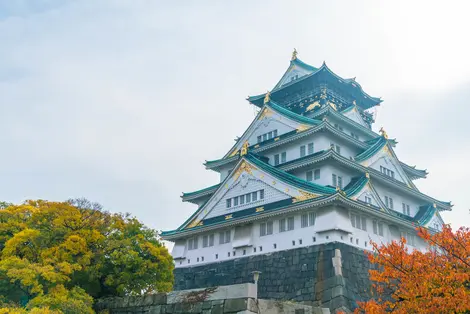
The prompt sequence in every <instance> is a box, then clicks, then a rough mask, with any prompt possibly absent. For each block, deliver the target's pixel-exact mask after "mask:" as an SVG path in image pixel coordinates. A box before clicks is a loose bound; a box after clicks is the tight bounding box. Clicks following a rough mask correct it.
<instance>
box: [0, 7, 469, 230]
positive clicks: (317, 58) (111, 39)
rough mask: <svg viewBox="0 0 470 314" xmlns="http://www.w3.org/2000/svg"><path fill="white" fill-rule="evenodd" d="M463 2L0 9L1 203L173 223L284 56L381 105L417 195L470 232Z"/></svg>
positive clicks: (382, 122) (244, 123) (189, 208)
mask: <svg viewBox="0 0 470 314" xmlns="http://www.w3.org/2000/svg"><path fill="white" fill-rule="evenodd" d="M469 10H470V3H467V2H464V1H455V2H453V1H269V2H266V1H254V0H251V1H158V0H155V1H140V0H127V1H124V0H113V1H110V0H109V1H107V0H101V1H96V0H80V1H78V0H77V1H72V0H15V1H11V0H0V119H1V123H0V146H1V147H2V154H1V155H0V161H1V162H0V200H5V201H10V202H14V203H20V202H23V201H24V200H26V199H47V200H66V199H69V198H75V197H86V198H88V199H90V200H93V201H97V202H99V203H101V204H102V205H103V206H104V207H105V208H106V209H108V210H110V211H113V212H130V213H132V214H133V215H135V216H136V217H137V218H139V219H140V220H142V221H143V222H144V223H145V224H147V225H148V226H150V227H152V228H155V229H158V230H169V229H174V228H176V227H178V226H179V224H181V223H182V222H183V221H184V220H185V219H186V218H187V217H188V216H189V215H191V214H192V213H193V212H194V211H195V210H196V206H195V205H193V204H189V203H182V202H181V199H180V195H181V194H182V192H183V191H185V192H190V191H194V190H198V189H201V188H204V187H207V186H210V185H213V184H215V183H217V182H218V181H219V175H218V174H217V173H215V172H213V171H210V170H206V169H205V168H204V166H203V163H204V161H205V160H212V159H218V158H221V157H222V156H223V155H224V154H225V153H226V152H227V151H228V150H229V149H230V148H231V147H232V145H233V143H234V142H233V140H234V138H235V137H236V136H240V135H241V134H242V133H243V131H244V130H245V129H246V128H247V127H248V125H249V124H250V122H251V121H252V119H253V118H254V113H255V111H254V108H253V107H252V106H251V105H249V104H248V102H247V101H246V100H245V98H246V97H247V96H248V95H255V94H260V93H263V92H265V91H266V90H269V89H272V87H273V86H274V85H275V83H276V82H277V81H278V80H279V79H280V77H281V75H282V74H283V73H284V71H285V70H286V69H287V67H288V65H289V60H290V57H291V53H292V50H293V49H294V48H296V49H297V51H298V52H299V55H298V57H299V58H300V59H301V60H303V61H305V62H307V63H309V64H311V65H314V66H320V65H321V64H322V62H323V61H325V62H326V63H327V65H328V66H329V67H330V69H332V70H333V71H334V72H335V73H337V74H338V75H340V76H342V77H344V78H350V77H356V80H357V81H358V82H359V83H360V84H361V85H362V87H363V88H364V90H365V91H366V92H367V93H369V94H370V95H372V96H377V97H382V98H383V99H384V102H383V103H382V105H381V106H380V107H378V109H377V110H376V114H377V116H376V123H375V124H374V126H373V129H374V130H375V131H378V130H379V129H380V127H381V126H383V127H384V128H385V129H386V130H387V133H388V134H389V136H390V137H391V138H396V139H397V141H398V142H399V143H398V145H397V147H396V153H397V155H398V156H399V158H400V159H401V160H402V161H404V162H406V163H408V164H410V165H416V166H417V167H418V168H421V169H427V170H428V172H429V175H428V178H427V179H425V180H422V179H421V180H417V181H415V182H416V184H417V186H418V187H419V188H420V190H421V191H422V192H424V193H426V194H429V195H431V196H433V197H435V198H437V199H439V200H451V201H452V202H453V204H455V206H454V208H453V211H452V212H446V213H443V217H444V219H445V220H446V222H449V223H451V224H452V225H453V226H454V227H460V226H462V225H465V226H470V213H469V209H470V198H469V197H468V196H467V195H466V193H468V178H469V177H470V167H469V164H468V157H467V156H468V155H469V154H470V145H469V141H470V140H469V135H470V131H469V125H468V123H469V118H468V116H469V114H470V106H469V105H468V102H469V100H470V58H469V57H468V56H469V55H470V41H469V40H468V30H469V29H470V19H468V13H467V12H469Z"/></svg>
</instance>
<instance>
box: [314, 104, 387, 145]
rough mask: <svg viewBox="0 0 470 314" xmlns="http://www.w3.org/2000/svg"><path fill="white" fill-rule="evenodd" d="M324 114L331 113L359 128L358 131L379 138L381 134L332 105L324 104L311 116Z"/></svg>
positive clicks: (356, 128)
mask: <svg viewBox="0 0 470 314" xmlns="http://www.w3.org/2000/svg"><path fill="white" fill-rule="evenodd" d="M324 115H331V116H332V117H334V118H337V119H339V120H341V121H343V122H345V123H346V124H348V125H349V126H351V127H353V128H354V129H355V130H358V131H360V132H362V133H364V134H365V135H368V136H370V137H373V138H377V137H379V136H380V135H378V134H377V133H375V132H374V131H372V130H371V129H369V128H366V127H365V126H363V125H361V124H359V123H357V122H356V121H354V120H351V119H349V118H348V117H346V116H344V115H343V114H341V113H340V112H338V111H336V110H334V109H333V108H331V106H324V107H323V108H321V109H319V110H318V111H314V112H313V114H312V115H311V117H312V118H316V117H321V116H324Z"/></svg>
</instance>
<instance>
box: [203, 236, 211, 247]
mask: <svg viewBox="0 0 470 314" xmlns="http://www.w3.org/2000/svg"><path fill="white" fill-rule="evenodd" d="M209 246H214V234H209V235H205V236H203V237H202V247H209Z"/></svg>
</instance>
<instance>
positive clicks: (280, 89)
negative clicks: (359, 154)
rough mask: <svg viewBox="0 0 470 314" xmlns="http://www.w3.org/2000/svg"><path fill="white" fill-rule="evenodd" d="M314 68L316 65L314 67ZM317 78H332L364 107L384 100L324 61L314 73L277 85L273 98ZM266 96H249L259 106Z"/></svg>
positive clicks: (272, 93) (273, 91) (272, 92)
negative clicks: (366, 90) (335, 71)
mask: <svg viewBox="0 0 470 314" xmlns="http://www.w3.org/2000/svg"><path fill="white" fill-rule="evenodd" d="M312 68H314V67H312ZM317 78H321V79H326V80H331V82H334V83H339V84H340V85H341V86H342V87H344V88H346V89H348V90H349V91H350V92H351V94H352V95H353V97H354V98H355V99H356V100H357V105H358V106H360V107H361V108H362V109H369V108H372V107H374V106H376V105H378V104H380V103H381V102H382V100H381V99H380V98H378V97H372V96H369V95H368V94H367V93H365V92H364V91H363V89H362V87H361V85H360V84H359V83H357V82H356V81H355V80H354V79H343V78H341V77H340V76H338V75H336V74H335V73H334V72H333V71H331V70H330V69H329V68H328V66H327V65H326V63H323V64H322V66H321V67H320V68H318V69H317V70H314V71H313V72H312V73H310V74H307V75H304V76H302V77H299V78H298V79H297V80H294V81H292V82H289V83H286V84H284V85H282V86H277V85H276V87H277V88H275V89H273V90H272V91H271V98H272V99H274V100H276V98H277V97H278V96H279V95H282V96H284V95H285V93H286V91H287V90H288V89H289V88H290V87H291V86H294V85H296V84H302V83H308V82H310V80H314V79H317ZM265 96H266V93H264V94H260V95H256V96H250V97H248V99H247V100H248V101H249V102H250V103H252V104H254V105H256V106H258V107H261V106H262V105H263V99H264V97H265Z"/></svg>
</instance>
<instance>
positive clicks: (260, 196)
mask: <svg viewBox="0 0 470 314" xmlns="http://www.w3.org/2000/svg"><path fill="white" fill-rule="evenodd" d="M259 199H260V200H263V199H264V190H259Z"/></svg>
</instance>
